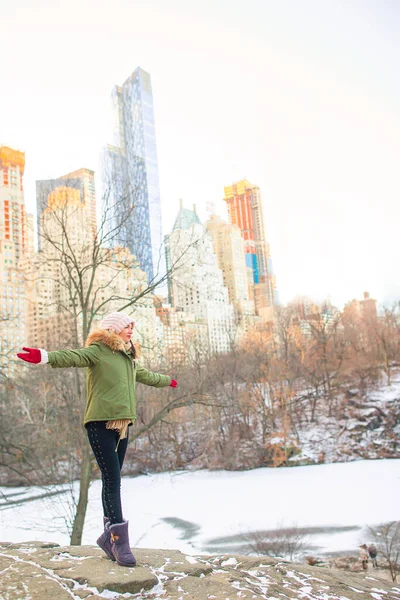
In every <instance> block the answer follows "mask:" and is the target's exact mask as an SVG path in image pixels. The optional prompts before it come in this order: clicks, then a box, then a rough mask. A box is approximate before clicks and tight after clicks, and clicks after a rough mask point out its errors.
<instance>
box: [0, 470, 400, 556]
mask: <svg viewBox="0 0 400 600" xmlns="http://www.w3.org/2000/svg"><path fill="white" fill-rule="evenodd" d="M54 489H56V488H54ZM57 489H60V488H57ZM100 489H101V483H100V481H96V482H94V483H93V484H92V486H91V488H90V497H89V506H88V513H87V518H86V524H85V529H84V534H83V540H82V543H83V544H94V543H95V540H96V538H97V537H98V535H99V533H100V531H101V528H102V510H101V501H100ZM42 493H43V489H42V488H0V504H1V511H0V540H1V541H11V542H18V541H24V540H25V541H26V540H34V539H35V540H46V541H55V542H57V543H59V544H61V545H63V544H68V543H69V538H68V534H67V529H66V526H65V520H66V519H67V518H68V514H69V512H70V510H71V509H70V507H69V506H68V505H69V501H70V499H71V497H70V494H69V493H64V494H59V495H55V496H52V497H50V498H46V499H37V500H33V501H30V502H23V503H21V504H8V503H7V501H6V500H5V498H4V495H5V496H7V497H8V498H9V500H17V499H18V498H23V497H26V496H27V495H29V496H35V495H40V494H42ZM122 493H123V505H124V510H125V518H127V519H129V521H130V531H131V544H132V546H136V547H143V548H146V547H147V548H177V549H180V550H182V551H183V552H185V553H189V554H190V553H192V554H194V553H201V552H207V551H214V552H215V551H218V552H226V551H231V552H232V551H233V549H232V542H231V541H226V542H223V541H221V540H220V541H219V542H215V541H214V542H211V540H213V539H215V538H223V537H226V536H235V535H240V534H248V532H251V531H259V530H266V529H274V528H276V527H280V526H286V527H289V526H292V525H296V526H297V527H322V528H327V527H331V528H335V527H337V528H338V529H339V530H340V528H343V527H354V528H353V529H348V530H347V531H337V532H335V533H333V532H332V529H331V530H330V531H326V532H321V533H318V534H315V535H312V536H310V544H312V545H313V546H317V547H318V550H317V549H315V553H323V552H327V553H331V552H335V551H346V550H350V551H354V552H355V553H357V552H358V546H359V544H361V543H363V542H365V541H368V539H369V537H368V533H367V531H366V529H365V528H366V527H367V526H368V525H376V524H379V523H381V522H385V521H390V520H399V519H400V508H399V498H400V460H399V459H390V460H374V461H358V462H351V463H340V464H339V463H336V464H328V465H316V466H306V467H294V468H283V469H266V468H263V469H255V470H253V471H240V472H227V471H212V472H210V471H197V472H171V473H162V474H157V475H150V476H145V475H143V476H140V477H136V478H124V479H123V483H122ZM14 494H18V495H14ZM164 519H167V521H165V520H164ZM178 519H180V520H182V521H184V522H185V521H186V522H187V523H184V522H181V521H178ZM221 542H222V543H221Z"/></svg>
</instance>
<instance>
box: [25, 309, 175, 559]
mask: <svg viewBox="0 0 400 600" xmlns="http://www.w3.org/2000/svg"><path fill="white" fill-rule="evenodd" d="M134 326H135V323H134V321H133V319H132V317H130V316H129V315H127V314H125V313H121V312H114V313H110V314H109V315H107V316H106V317H105V318H104V319H103V320H102V322H101V323H100V328H99V329H97V330H96V331H94V332H93V333H91V334H90V335H89V336H88V339H87V340H86V345H85V348H81V349H79V350H58V351H56V352H46V350H43V349H41V348H25V347H24V348H23V350H25V352H21V353H19V354H17V356H18V358H21V359H22V360H25V361H26V362H30V363H35V364H38V363H41V364H45V363H49V364H50V366H52V367H60V368H64V367H87V404H86V411H85V417H84V426H85V428H86V431H87V435H88V438H89V442H90V445H91V447H92V450H93V454H94V456H95V459H96V462H97V464H98V466H99V469H100V471H101V476H102V503H103V512H104V517H103V521H104V532H103V533H102V534H101V536H100V537H99V538H98V540H97V544H98V545H99V546H100V548H102V550H104V552H105V553H106V554H107V556H108V558H110V559H111V560H115V561H117V563H118V564H119V565H121V566H123V567H134V566H135V565H136V559H135V557H134V556H133V554H132V552H131V549H130V545H129V534H128V521H125V520H124V518H123V516H122V507H121V469H122V465H123V462H124V457H125V452H126V448H127V445H128V427H129V425H131V424H132V422H133V421H135V419H136V399H135V386H136V382H137V381H138V382H139V383H144V384H145V385H151V386H154V387H165V386H171V387H174V388H176V387H177V386H178V383H177V382H176V381H175V380H174V379H171V377H168V376H167V375H161V374H159V373H152V372H151V371H148V370H147V369H144V368H143V367H141V366H139V365H138V363H137V362H136V359H137V358H138V357H137V355H136V348H135V346H134V345H133V344H132V342H131V336H132V331H133V328H134Z"/></svg>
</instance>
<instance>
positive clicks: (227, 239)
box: [206, 214, 255, 315]
mask: <svg viewBox="0 0 400 600" xmlns="http://www.w3.org/2000/svg"><path fill="white" fill-rule="evenodd" d="M206 228H207V231H208V233H209V235H210V237H211V239H212V242H213V247H214V253H215V256H216V257H217V261H218V266H219V268H220V269H221V271H222V275H223V278H224V285H225V287H226V288H227V290H228V294H229V301H230V303H231V304H233V306H234V308H235V311H236V314H238V315H244V314H247V315H254V314H255V307H254V302H253V301H252V300H250V297H249V285H248V266H247V265H246V260H245V251H244V240H243V238H242V235H241V231H240V229H239V227H238V226H237V225H231V224H230V223H226V222H225V221H223V220H222V219H221V218H220V217H218V216H217V215H215V214H213V215H211V217H210V219H209V220H208V221H207V223H206Z"/></svg>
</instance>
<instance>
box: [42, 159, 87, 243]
mask: <svg viewBox="0 0 400 600" xmlns="http://www.w3.org/2000/svg"><path fill="white" fill-rule="evenodd" d="M57 189H58V190H61V189H71V190H76V191H77V194H75V196H74V197H75V199H78V204H79V205H80V206H82V207H85V209H86V210H85V213H86V219H87V224H88V225H89V227H90V228H91V230H92V232H93V233H95V232H96V228H97V219H96V191H95V181H94V171H91V170H90V169H78V170H77V171H73V172H72V173H67V174H66V175H61V177H57V178H56V179H44V180H40V181H36V207H37V222H38V232H39V231H40V223H41V217H42V214H43V212H44V211H45V210H46V209H48V207H49V196H50V194H51V193H52V192H54V191H55V190H57ZM78 194H79V195H78ZM70 195H71V196H72V195H73V192H71V193H70ZM78 204H77V205H78ZM39 248H41V239H40V235H39Z"/></svg>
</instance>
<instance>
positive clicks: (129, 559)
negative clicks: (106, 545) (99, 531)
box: [106, 521, 136, 567]
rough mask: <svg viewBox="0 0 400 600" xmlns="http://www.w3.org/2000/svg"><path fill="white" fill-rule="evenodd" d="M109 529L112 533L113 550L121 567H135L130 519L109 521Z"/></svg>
mask: <svg viewBox="0 0 400 600" xmlns="http://www.w3.org/2000/svg"><path fill="white" fill-rule="evenodd" d="M106 528H107V530H108V531H109V532H110V535H111V551H112V553H113V555H114V557H115V560H116V561H117V563H118V564H119V565H120V566H121V567H134V566H135V565H136V559H135V557H134V556H133V554H132V552H131V549H130V546H129V534H128V521H124V522H123V523H114V525H110V524H109V523H107V525H106Z"/></svg>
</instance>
